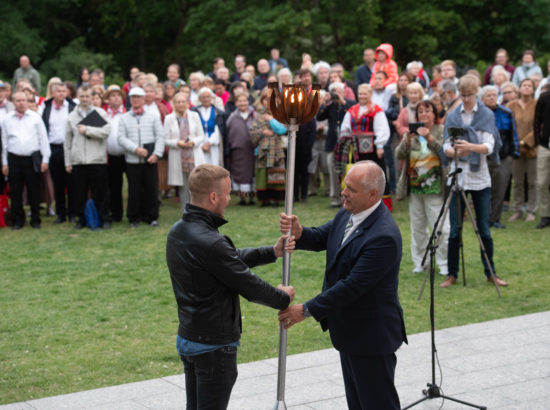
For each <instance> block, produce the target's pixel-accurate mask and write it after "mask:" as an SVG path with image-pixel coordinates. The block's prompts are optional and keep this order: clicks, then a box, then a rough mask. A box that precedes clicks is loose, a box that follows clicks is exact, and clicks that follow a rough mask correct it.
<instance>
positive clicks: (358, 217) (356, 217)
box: [342, 199, 382, 243]
mask: <svg viewBox="0 0 550 410" xmlns="http://www.w3.org/2000/svg"><path fill="white" fill-rule="evenodd" d="M381 202H382V200H381V199H380V200H378V202H377V203H375V204H374V205H373V206H371V207H370V208H367V209H365V210H364V211H361V212H359V213H357V214H352V215H351V221H352V222H353V225H352V226H351V229H350V230H349V231H348V233H347V235H345V236H344V238H343V239H342V243H345V242H346V240H347V239H348V238H349V237H351V235H353V233H354V232H355V231H356V230H357V228H358V227H359V225H361V223H362V222H363V221H364V220H365V219H367V218H368V217H369V215H370V214H372V213H373V212H374V211H375V210H376V208H378V205H380V203H381Z"/></svg>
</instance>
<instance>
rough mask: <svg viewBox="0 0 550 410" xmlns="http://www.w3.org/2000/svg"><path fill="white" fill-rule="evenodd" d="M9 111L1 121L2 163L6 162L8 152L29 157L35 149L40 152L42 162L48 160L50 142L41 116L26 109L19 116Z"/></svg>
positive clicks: (46, 162)
mask: <svg viewBox="0 0 550 410" xmlns="http://www.w3.org/2000/svg"><path fill="white" fill-rule="evenodd" d="M17 114H18V112H17V111H12V112H10V113H9V114H8V115H7V116H6V118H5V119H4V122H3V123H2V164H7V163H8V152H9V153H11V154H14V155H18V156H21V157H29V156H31V154H32V153H33V152H35V151H40V153H41V154H42V163H44V164H48V163H49V162H50V154H51V151H50V144H49V142H48V134H47V132H46V127H45V125H44V121H42V117H41V116H40V115H38V114H37V113H35V112H34V111H31V110H27V111H25V113H24V114H23V116H22V117H21V118H18V116H17Z"/></svg>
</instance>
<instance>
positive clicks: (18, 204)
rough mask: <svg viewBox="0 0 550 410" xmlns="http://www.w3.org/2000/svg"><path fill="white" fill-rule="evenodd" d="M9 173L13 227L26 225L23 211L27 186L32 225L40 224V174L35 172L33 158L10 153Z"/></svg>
mask: <svg viewBox="0 0 550 410" xmlns="http://www.w3.org/2000/svg"><path fill="white" fill-rule="evenodd" d="M8 172H9V174H8V181H9V183H10V190H11V215H12V219H13V225H14V226H15V225H19V226H23V225H24V224H25V211H24V210H23V187H24V186H25V185H27V195H28V199H29V204H30V206H31V223H32V224H34V223H40V212H39V211H40V172H34V167H33V164H32V159H31V157H30V156H29V157H21V156H19V155H14V154H11V153H8Z"/></svg>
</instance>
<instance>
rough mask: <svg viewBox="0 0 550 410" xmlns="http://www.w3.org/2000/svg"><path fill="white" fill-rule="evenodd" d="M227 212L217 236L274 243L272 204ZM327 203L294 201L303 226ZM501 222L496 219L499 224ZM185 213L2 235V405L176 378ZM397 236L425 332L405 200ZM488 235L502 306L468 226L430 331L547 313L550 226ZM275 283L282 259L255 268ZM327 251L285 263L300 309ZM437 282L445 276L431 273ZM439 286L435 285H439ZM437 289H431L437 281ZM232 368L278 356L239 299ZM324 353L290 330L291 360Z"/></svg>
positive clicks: (266, 312)
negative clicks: (177, 238) (175, 255)
mask: <svg viewBox="0 0 550 410" xmlns="http://www.w3.org/2000/svg"><path fill="white" fill-rule="evenodd" d="M236 202H237V201H236V200H234V201H233V203H232V205H231V206H230V207H229V208H228V210H227V213H226V217H227V219H228V220H229V221H230V222H229V223H228V224H227V225H225V226H223V227H222V229H221V231H222V232H223V233H225V234H228V235H229V236H230V237H231V238H232V239H233V241H234V242H235V244H236V245H237V246H240V247H248V246H257V245H264V244H271V243H274V242H275V240H276V238H277V237H278V229H277V227H278V213H279V212H280V211H281V210H282V208H280V209H273V208H263V209H260V208H258V207H239V206H237V205H236ZM328 203H329V201H328V199H327V198H320V197H315V198H312V199H310V200H309V203H308V204H307V205H303V204H297V205H296V206H295V208H294V213H296V214H297V215H299V216H300V219H301V221H302V222H303V223H304V224H305V225H316V224H321V223H323V222H325V221H326V220H328V219H330V218H331V217H332V216H333V215H334V213H335V210H333V209H330V208H329V207H328ZM507 216H508V215H504V216H503V221H505V220H506V218H507ZM179 217H180V206H179V204H176V203H174V202H173V200H164V206H163V207H162V208H161V219H160V223H161V228H159V229H152V228H150V227H148V226H140V227H139V228H138V229H135V230H131V229H129V228H128V226H127V223H121V224H115V225H114V227H113V229H112V230H110V231H105V232H91V231H89V230H84V231H79V232H75V231H73V230H72V226H68V225H67V224H63V225H61V226H59V225H53V224H52V222H53V218H47V217H44V218H43V224H42V225H43V229H41V230H40V231H34V230H31V229H30V228H29V227H25V228H24V229H23V230H21V231H17V232H12V231H11V230H9V229H2V230H0V238H1V244H2V245H1V248H2V253H1V258H0V261H1V262H0V263H1V268H0V314H1V316H0V403H10V402H14V401H22V400H30V399H35V398H39V397H44V396H51V395H56V394H63V393H69V392H74V391H80V390H85V389H92V388H98V387H102V386H108V385H115V384H121V383H128V382H133V381H138V380H145V379H150V378H156V377H162V376H166V375H171V374H176V373H181V372H182V371H183V370H182V366H181V364H180V361H179V358H178V356H177V354H176V351H175V336H176V331H177V312H176V304H175V300H174V296H173V293H172V288H171V284H170V280H169V274H168V270H167V268H166V263H165V255H164V252H165V238H166V234H167V232H168V229H169V228H170V226H171V224H172V223H173V222H174V221H176V220H177V219H178V218H179ZM394 217H395V219H396V220H397V222H398V224H399V226H400V228H401V231H402V235H403V261H402V264H401V277H400V288H399V291H400V298H401V302H402V305H403V309H404V312H405V321H406V326H407V330H408V332H409V333H416V332H421V331H426V330H428V329H429V319H428V304H429V292H428V288H426V291H425V294H424V297H423V299H422V300H421V301H420V302H418V301H417V300H416V298H417V296H418V292H419V290H420V286H421V283H422V279H423V276H422V275H412V273H411V272H412V263H411V260H410V253H409V243H410V229H409V221H408V210H407V203H406V202H403V203H399V204H397V206H396V210H395V211H394ZM508 225H509V226H508V229H505V230H495V231H493V239H494V242H495V263H496V269H497V272H498V274H499V275H501V276H502V277H503V278H505V279H506V280H507V281H509V282H510V287H508V288H506V289H501V291H502V296H503V297H502V299H498V298H497V295H496V292H495V289H494V287H493V286H489V285H488V284H487V282H486V280H485V277H484V275H483V267H482V265H481V262H480V256H479V248H478V243H477V240H476V238H475V236H474V235H473V232H472V229H471V226H470V225H469V224H467V225H466V228H465V233H464V241H465V255H466V273H467V279H468V284H467V286H466V287H463V286H461V285H460V286H453V287H451V288H449V289H440V288H439V287H437V286H436V289H435V304H436V308H435V309H436V327H437V328H446V327H450V326H457V325H462V324H466V323H474V322H481V321H485V320H490V319H497V318H502V317H509V316H516V315H521V314H525V313H531V312H537V311H543V310H546V309H548V306H549V302H550V297H549V296H548V289H549V288H550V277H549V275H548V267H547V263H548V261H549V260H550V258H549V256H550V251H549V250H548V248H549V244H550V229H545V230H536V229H534V224H533V223H530V224H526V223H524V222H515V223H510V224H508ZM255 272H256V273H257V274H258V275H260V276H261V277H263V278H265V279H266V280H268V281H269V282H270V283H272V284H273V285H276V284H278V283H280V278H281V262H280V261H279V262H278V263H276V264H273V265H269V266H264V267H261V268H258V269H256V270H255ZM323 272H324V253H305V252H298V253H296V254H295V255H294V256H293V257H292V268H291V284H292V285H294V286H295V288H296V291H297V297H296V300H297V302H301V301H304V300H307V299H309V298H311V297H313V296H315V295H316V294H317V293H318V292H319V290H320V288H321V284H322V278H323ZM436 280H437V282H438V283H439V281H440V280H441V279H440V278H439V277H437V279H436ZM438 283H437V284H438ZM437 284H436V285H437ZM242 311H243V326H244V333H243V336H242V340H241V343H242V347H241V348H240V350H239V362H241V363H242V362H249V361H254V360H260V359H265V358H269V357H275V356H277V348H278V335H279V328H278V324H277V320H276V311H274V310H271V309H268V308H265V307H263V306H258V305H254V304H251V303H248V302H246V301H243V303H242ZM327 347H330V340H329V338H328V335H327V334H326V333H323V332H322V331H321V330H320V327H319V326H318V325H317V324H316V323H315V321H313V320H308V321H305V322H304V323H301V324H300V325H298V326H295V327H294V328H292V329H291V330H290V331H289V338H288V352H289V354H293V353H299V352H305V351H311V350H316V349H322V348H327Z"/></svg>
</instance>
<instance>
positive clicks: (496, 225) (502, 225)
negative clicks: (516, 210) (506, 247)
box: [491, 221, 506, 229]
mask: <svg viewBox="0 0 550 410" xmlns="http://www.w3.org/2000/svg"><path fill="white" fill-rule="evenodd" d="M491 227H492V228H495V229H506V225H504V224H501V223H500V221H497V222H494V223H493V224H492V225H491Z"/></svg>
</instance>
